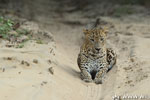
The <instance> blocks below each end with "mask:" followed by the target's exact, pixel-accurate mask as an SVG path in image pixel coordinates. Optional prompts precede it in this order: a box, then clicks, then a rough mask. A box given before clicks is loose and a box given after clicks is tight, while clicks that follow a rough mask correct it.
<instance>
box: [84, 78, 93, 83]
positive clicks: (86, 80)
mask: <svg viewBox="0 0 150 100" xmlns="http://www.w3.org/2000/svg"><path fill="white" fill-rule="evenodd" d="M83 81H84V82H88V83H90V82H92V81H93V80H92V79H87V78H85V79H83Z"/></svg>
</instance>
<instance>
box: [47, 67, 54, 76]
mask: <svg viewBox="0 0 150 100" xmlns="http://www.w3.org/2000/svg"><path fill="white" fill-rule="evenodd" d="M48 71H49V72H50V73H51V74H52V75H53V74H54V69H53V67H50V68H49V69H48Z"/></svg>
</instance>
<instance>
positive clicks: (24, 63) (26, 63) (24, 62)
mask: <svg viewBox="0 0 150 100" xmlns="http://www.w3.org/2000/svg"><path fill="white" fill-rule="evenodd" d="M21 64H22V65H26V66H30V64H29V63H28V62H27V61H24V60H22V61H21Z"/></svg>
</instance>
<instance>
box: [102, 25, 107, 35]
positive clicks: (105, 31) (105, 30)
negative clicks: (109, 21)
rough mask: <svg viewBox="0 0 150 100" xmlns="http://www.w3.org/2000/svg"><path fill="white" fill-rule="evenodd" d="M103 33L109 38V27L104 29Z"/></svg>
mask: <svg viewBox="0 0 150 100" xmlns="http://www.w3.org/2000/svg"><path fill="white" fill-rule="evenodd" d="M103 33H104V34H105V35H106V36H107V33H108V27H106V26H105V27H104V28H103Z"/></svg>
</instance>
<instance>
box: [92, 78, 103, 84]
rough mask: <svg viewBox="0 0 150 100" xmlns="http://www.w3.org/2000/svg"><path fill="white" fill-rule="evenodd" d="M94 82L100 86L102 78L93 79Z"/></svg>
mask: <svg viewBox="0 0 150 100" xmlns="http://www.w3.org/2000/svg"><path fill="white" fill-rule="evenodd" d="M94 82H95V83H96V84H102V78H95V79H94Z"/></svg>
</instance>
